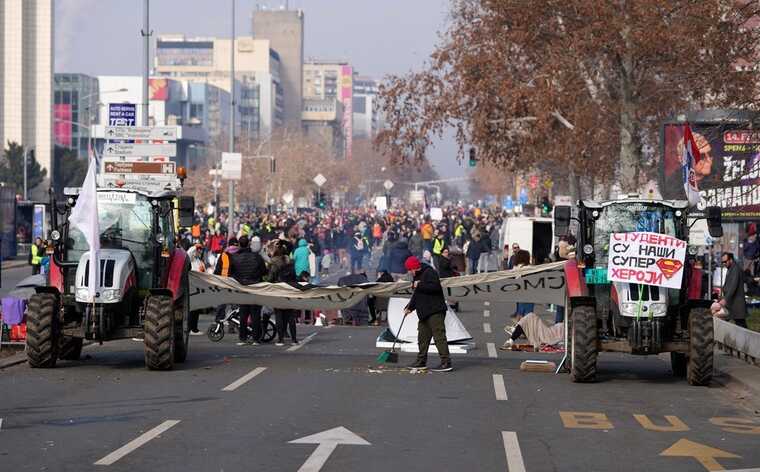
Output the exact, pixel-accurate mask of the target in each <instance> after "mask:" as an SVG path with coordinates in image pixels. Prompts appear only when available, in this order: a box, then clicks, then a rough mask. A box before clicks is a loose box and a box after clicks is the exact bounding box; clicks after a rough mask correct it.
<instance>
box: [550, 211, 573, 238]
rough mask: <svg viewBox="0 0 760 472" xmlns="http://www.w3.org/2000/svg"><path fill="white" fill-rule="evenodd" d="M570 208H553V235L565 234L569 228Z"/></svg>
mask: <svg viewBox="0 0 760 472" xmlns="http://www.w3.org/2000/svg"><path fill="white" fill-rule="evenodd" d="M570 216H571V213H570V207H569V206H566V205H563V206H555V207H554V234H566V233H567V230H568V228H570Z"/></svg>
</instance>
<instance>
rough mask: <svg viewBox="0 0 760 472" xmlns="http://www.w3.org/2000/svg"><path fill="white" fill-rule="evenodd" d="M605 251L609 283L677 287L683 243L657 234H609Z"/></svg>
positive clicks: (681, 273) (682, 263)
mask: <svg viewBox="0 0 760 472" xmlns="http://www.w3.org/2000/svg"><path fill="white" fill-rule="evenodd" d="M609 251H610V252H609V264H608V268H607V278H608V279H609V280H610V281H612V282H625V283H638V284H644V285H657V286H659V287H667V288H681V279H682V278H683V266H684V262H685V260H686V241H682V240H680V239H678V238H676V237H673V236H668V235H665V234H657V233H646V232H635V233H612V234H610V246H609Z"/></svg>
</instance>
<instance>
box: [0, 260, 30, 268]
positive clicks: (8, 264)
mask: <svg viewBox="0 0 760 472" xmlns="http://www.w3.org/2000/svg"><path fill="white" fill-rule="evenodd" d="M27 265H29V263H28V262H27V261H26V259H9V260H3V264H2V268H3V270H7V269H16V268H18V267H24V266H27Z"/></svg>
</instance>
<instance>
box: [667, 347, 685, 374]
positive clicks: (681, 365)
mask: <svg viewBox="0 0 760 472" xmlns="http://www.w3.org/2000/svg"><path fill="white" fill-rule="evenodd" d="M688 362H689V358H688V357H687V356H686V354H684V353H683V352H671V353H670V369H671V370H672V371H673V377H678V378H684V377H686V364H687V363H688Z"/></svg>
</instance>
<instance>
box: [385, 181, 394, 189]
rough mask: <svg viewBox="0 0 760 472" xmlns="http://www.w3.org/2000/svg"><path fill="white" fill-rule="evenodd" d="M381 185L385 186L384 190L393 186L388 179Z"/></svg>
mask: <svg viewBox="0 0 760 472" xmlns="http://www.w3.org/2000/svg"><path fill="white" fill-rule="evenodd" d="M383 187H385V190H390V189H392V188H393V182H391V181H390V180H386V181H385V182H383Z"/></svg>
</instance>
